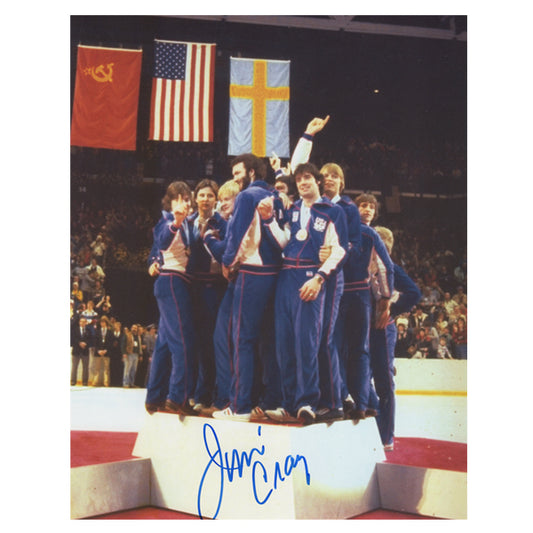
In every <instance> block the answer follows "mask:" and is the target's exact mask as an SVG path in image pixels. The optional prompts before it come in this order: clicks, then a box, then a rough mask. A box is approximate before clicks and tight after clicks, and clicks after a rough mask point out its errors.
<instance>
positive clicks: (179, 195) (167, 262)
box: [145, 182, 196, 415]
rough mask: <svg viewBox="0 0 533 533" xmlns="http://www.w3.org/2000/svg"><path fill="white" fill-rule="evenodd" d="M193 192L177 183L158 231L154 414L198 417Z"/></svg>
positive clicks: (150, 392) (150, 402) (151, 382)
mask: <svg viewBox="0 0 533 533" xmlns="http://www.w3.org/2000/svg"><path fill="white" fill-rule="evenodd" d="M190 203H191V191H190V189H189V187H188V186H187V184H186V183H184V182H173V183H171V184H170V185H169V186H168V188H167V192H166V195H165V197H164V198H163V208H164V210H163V212H162V215H161V218H160V220H159V222H158V223H157V224H156V226H155V227H154V230H153V235H154V246H153V248H152V252H151V254H150V260H152V259H154V260H155V261H157V263H158V264H159V267H158V269H157V271H158V276H157V279H156V281H155V284H154V295H155V297H156V300H157V304H158V308H159V315H160V318H159V328H158V329H159V331H158V338H157V342H156V346H155V349H154V353H153V355H152V365H151V368H150V376H149V379H148V384H147V392H146V400H145V405H146V409H147V411H148V412H149V413H153V412H155V411H156V410H157V409H159V408H165V409H166V410H169V411H172V412H176V413H180V414H190V415H194V414H196V413H195V412H194V411H193V410H192V407H190V405H189V398H190V397H191V396H192V393H193V391H194V386H195V379H194V377H195V369H194V355H193V335H194V330H193V323H192V303H191V292H190V290H191V287H190V286H191V278H190V275H189V274H188V273H187V271H186V270H187V264H188V261H189V253H190V252H189V248H190V242H191V237H190V234H189V227H188V224H187V222H186V216H187V213H188V210H189V208H190Z"/></svg>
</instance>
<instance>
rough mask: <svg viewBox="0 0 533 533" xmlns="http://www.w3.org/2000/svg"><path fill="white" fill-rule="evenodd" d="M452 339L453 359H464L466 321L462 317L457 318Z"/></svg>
mask: <svg viewBox="0 0 533 533" xmlns="http://www.w3.org/2000/svg"><path fill="white" fill-rule="evenodd" d="M452 339H453V344H454V348H455V358H456V359H466V358H467V357H466V351H467V350H466V346H467V342H466V341H467V333H466V321H465V319H464V318H463V317H459V318H458V319H457V323H456V324H454V328H453V330H452Z"/></svg>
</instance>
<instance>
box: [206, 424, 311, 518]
mask: <svg viewBox="0 0 533 533" xmlns="http://www.w3.org/2000/svg"><path fill="white" fill-rule="evenodd" d="M203 434H204V445H205V449H206V451H207V455H208V456H209V461H208V463H207V465H206V467H205V470H204V473H203V475H202V479H201V481H200V486H199V488H198V502H197V505H198V516H199V517H200V518H202V509H201V507H202V490H203V489H204V484H205V482H206V478H207V475H208V474H209V473H210V472H213V475H212V477H214V478H215V480H218V483H219V493H218V504H217V509H216V512H215V514H214V516H213V519H214V518H216V517H217V515H218V513H219V511H220V506H221V505H222V496H223V495H224V482H225V479H227V481H228V482H229V483H232V482H233V480H234V478H235V473H237V474H238V476H239V477H240V478H242V475H243V473H244V469H245V468H250V467H251V468H252V490H253V493H254V498H255V501H256V502H257V503H258V504H259V505H264V504H265V503H266V502H267V501H268V499H269V498H270V496H271V495H272V493H273V491H275V490H277V488H278V483H281V482H282V481H285V479H286V477H288V476H290V475H291V473H292V471H293V470H294V469H295V468H296V467H297V466H298V465H299V464H302V466H303V468H304V469H305V479H306V482H307V484H308V485H310V484H311V475H310V474H309V468H308V466H307V460H306V458H305V457H304V456H303V455H296V456H295V457H294V456H292V455H287V457H286V458H285V461H284V463H283V466H282V465H281V464H280V463H279V461H276V464H275V465H274V471H273V472H271V473H270V476H269V473H268V472H267V469H266V468H265V465H264V464H263V463H262V462H261V458H262V457H264V456H265V451H266V450H265V446H264V445H261V447H260V448H252V449H251V450H250V451H249V452H246V451H243V452H241V453H239V452H238V451H237V450H236V449H235V448H234V449H233V450H232V451H231V455H230V454H228V452H224V453H223V452H222V448H221V446H220V442H219V440H218V436H217V434H216V431H215V430H214V428H213V426H211V425H210V424H207V423H206V424H204V431H203ZM257 434H258V436H259V437H261V426H260V425H259V426H258V427H257ZM217 474H218V475H217Z"/></svg>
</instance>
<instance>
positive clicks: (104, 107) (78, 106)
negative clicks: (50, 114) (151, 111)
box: [70, 45, 142, 150]
mask: <svg viewBox="0 0 533 533" xmlns="http://www.w3.org/2000/svg"><path fill="white" fill-rule="evenodd" d="M141 63H142V50H126V49H123V48H102V47H94V46H84V45H79V46H78V61H77V67H76V80H75V87H74V104H73V108H72V124H71V130H70V144H71V145H72V146H88V147H91V148H109V149H114V150H135V148H136V140H137V109H138V104H139V85H140V80H141Z"/></svg>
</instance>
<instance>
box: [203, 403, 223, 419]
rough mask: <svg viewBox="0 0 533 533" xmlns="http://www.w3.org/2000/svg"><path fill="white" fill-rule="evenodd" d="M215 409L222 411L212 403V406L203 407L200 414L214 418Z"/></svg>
mask: <svg viewBox="0 0 533 533" xmlns="http://www.w3.org/2000/svg"><path fill="white" fill-rule="evenodd" d="M215 411H220V409H219V408H218V407H215V406H214V405H212V406H211V407H202V409H201V410H200V415H201V416H207V417H211V418H212V417H213V413H214V412H215Z"/></svg>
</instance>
